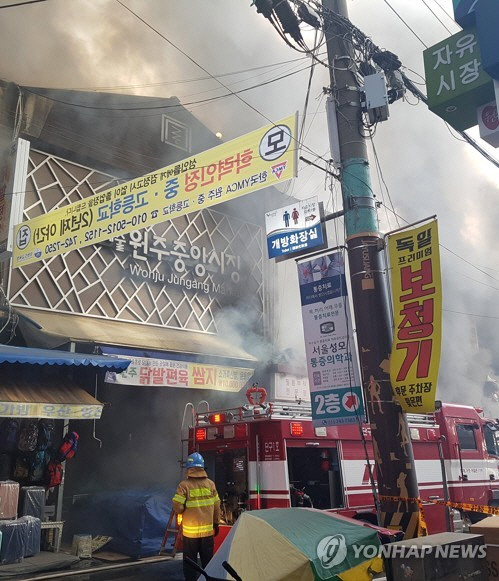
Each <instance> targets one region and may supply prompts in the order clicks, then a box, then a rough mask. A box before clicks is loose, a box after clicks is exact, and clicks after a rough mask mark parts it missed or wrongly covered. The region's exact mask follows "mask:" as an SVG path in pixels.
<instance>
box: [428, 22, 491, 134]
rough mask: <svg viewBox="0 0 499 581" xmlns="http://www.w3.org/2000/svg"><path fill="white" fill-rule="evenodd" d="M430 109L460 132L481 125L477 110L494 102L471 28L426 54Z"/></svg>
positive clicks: (437, 45)
mask: <svg viewBox="0 0 499 581" xmlns="http://www.w3.org/2000/svg"><path fill="white" fill-rule="evenodd" d="M423 57H424V67H425V75H426V92H427V95H428V108H429V109H430V111H433V113H435V114H436V115H438V116H439V117H441V118H442V119H444V121H447V123H449V125H451V126H452V127H454V129H456V130H458V131H464V130H465V129H469V128H470V127H473V126H475V125H477V118H476V110H477V107H479V106H480V105H484V104H485V103H488V102H489V101H492V100H494V98H495V97H494V84H493V82H492V79H491V77H490V76H489V75H488V74H487V73H486V72H485V71H484V70H483V68H482V66H481V53H480V47H479V44H478V38H477V35H476V30H475V29H474V28H470V29H467V30H462V31H461V32H458V33H457V34H454V35H453V36H451V37H449V38H447V39H446V40H444V41H442V42H439V43H438V44H436V45H434V46H432V47H430V48H428V49H426V50H425V51H424V52H423Z"/></svg>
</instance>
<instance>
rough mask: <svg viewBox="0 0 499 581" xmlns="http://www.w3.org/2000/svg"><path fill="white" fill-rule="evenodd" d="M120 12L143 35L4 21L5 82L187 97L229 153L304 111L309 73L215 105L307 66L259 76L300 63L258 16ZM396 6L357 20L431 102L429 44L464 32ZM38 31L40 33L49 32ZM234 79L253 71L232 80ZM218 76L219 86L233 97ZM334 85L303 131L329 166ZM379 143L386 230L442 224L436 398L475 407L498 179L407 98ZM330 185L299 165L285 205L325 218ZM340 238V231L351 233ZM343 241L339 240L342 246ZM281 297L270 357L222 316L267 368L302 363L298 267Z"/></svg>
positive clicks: (101, 21)
mask: <svg viewBox="0 0 499 581" xmlns="http://www.w3.org/2000/svg"><path fill="white" fill-rule="evenodd" d="M124 4H126V6H128V7H129V8H130V10H132V11H134V12H135V13H136V14H137V15H138V16H139V17H140V18H142V19H143V20H144V21H145V23H144V22H143V21H142V20H140V19H139V18H137V17H136V16H134V15H133V14H132V13H131V12H130V11H129V10H127V9H125V8H124V7H123V6H122V5H121V3H120V2H116V1H111V0H79V1H78V2H71V3H68V2H67V1H66V0H51V2H45V3H39V4H34V5H28V6H25V7H20V8H10V9H6V10H2V19H1V21H0V47H1V48H2V49H3V54H4V55H8V58H4V59H3V65H2V66H3V72H2V77H3V78H4V79H5V80H9V81H14V82H17V83H19V84H23V85H39V86H44V87H58V88H83V89H93V88H96V89H97V88H99V87H100V88H102V87H109V88H110V89H111V88H112V90H113V92H120V91H122V92H126V93H128V94H143V95H148V96H156V97H170V96H177V97H178V98H179V99H180V100H181V102H183V103H191V104H190V105H188V108H189V109H190V110H191V111H192V113H193V114H194V115H196V116H197V117H199V118H200V119H201V121H203V122H204V123H205V124H206V125H207V126H208V127H209V128H210V129H211V130H212V131H213V132H214V133H215V132H218V131H220V132H221V133H222V134H223V136H224V140H229V139H232V138H235V137H238V136H240V135H243V134H244V133H246V132H248V131H251V130H253V129H255V128H256V127H260V126H262V125H265V124H266V123H268V120H278V119H280V118H282V117H284V116H286V115H288V114H290V113H292V112H294V111H296V110H298V111H300V112H302V111H303V108H304V103H305V96H306V90H307V85H308V79H309V77H308V74H309V73H308V71H303V72H301V73H300V74H294V75H291V76H288V77H287V78H285V79H282V80H281V81H279V82H275V83H272V84H265V85H262V86H261V87H260V88H258V89H252V90H251V91H246V92H244V93H241V94H240V96H239V97H237V96H231V97H226V98H220V99H219V100H211V101H207V100H208V99H212V98H214V97H218V96H221V95H224V94H226V93H227V92H228V89H227V87H228V88H229V89H230V90H232V91H238V90H240V89H243V88H246V87H249V86H252V85H257V84H259V83H262V84H263V83H266V82H267V81H269V80H271V79H272V78H276V77H278V76H284V75H286V74H290V73H292V72H294V71H295V70H297V69H298V68H300V67H302V68H303V67H305V66H306V65H307V64H310V62H311V61H310V60H309V59H305V60H304V61H302V62H301V63H299V64H296V63H294V64H292V63H288V64H283V65H280V66H279V67H274V68H269V69H268V70H262V69H258V67H261V66H263V65H269V64H271V63H279V62H281V63H284V62H285V61H291V60H292V59H297V58H300V57H301V56H302V55H301V54H300V53H297V52H294V51H292V50H291V49H290V48H289V47H288V46H286V45H285V43H284V42H283V41H282V39H280V38H279V37H278V35H277V34H276V32H275V31H274V29H273V28H272V27H271V26H270V24H269V23H268V21H266V20H265V19H264V18H263V17H262V16H261V15H259V14H257V13H256V10H255V7H254V6H253V7H252V6H250V5H249V3H244V2H234V0H218V1H217V2H216V3H211V2H206V1H205V0H191V1H190V2H189V6H188V9H186V5H185V2H183V1H181V0H170V1H169V2H167V3H165V2H162V1H161V0H150V1H149V2H147V3H143V2H140V1H139V0H124ZM390 5H391V6H392V7H393V10H391V9H390V7H389V5H388V3H383V2H381V1H379V2H373V0H351V1H350V2H349V3H348V9H349V11H350V19H351V20H352V22H353V23H354V24H356V25H357V26H358V27H359V28H360V29H361V30H362V31H363V32H365V33H366V34H367V35H368V36H370V37H371V38H372V39H373V42H374V43H375V44H377V45H378V46H380V47H382V48H385V49H387V50H390V51H392V52H394V53H396V54H397V55H398V56H399V58H400V60H401V61H402V63H403V65H404V72H405V73H406V74H407V75H408V76H409V77H410V78H412V79H414V80H415V81H416V82H418V81H419V82H420V83H421V88H422V89H423V90H424V81H423V79H422V78H421V76H422V75H423V74H424V68H423V57H422V52H423V49H424V45H423V43H424V44H426V45H427V46H431V45H433V44H435V43H437V42H439V41H441V40H442V39H444V38H446V37H448V36H450V33H449V32H448V31H447V30H446V29H445V26H446V27H447V28H449V30H450V31H452V32H453V33H454V32H457V31H458V30H459V28H458V27H457V25H456V24H455V23H453V21H452V19H451V18H450V17H449V16H448V15H449V14H452V2H451V0H439V1H438V3H437V2H436V1H435V2H432V4H431V6H432V8H433V9H434V12H435V14H436V15H437V16H438V18H437V17H436V16H435V15H434V14H432V13H431V12H430V11H429V9H428V8H427V6H426V3H424V5H423V4H421V3H416V2H412V3H408V2H406V1H405V0H392V2H390ZM439 6H442V7H443V9H441V8H440V7H439ZM397 13H398V15H397ZM446 13H447V14H446ZM402 20H404V22H403V21H402ZM40 22H44V28H43V32H42V31H41V30H40V24H39V23H40ZM444 25H445V26H444ZM416 35H418V36H419V37H420V39H418V38H417V37H416ZM306 40H307V42H308V43H309V44H310V45H312V44H313V42H314V33H312V32H307V33H306ZM322 50H323V49H322ZM193 61H195V62H193ZM234 71H248V72H246V73H244V74H243V73H241V74H239V75H230V76H223V75H225V74H226V73H229V72H234ZM210 75H217V76H219V78H220V79H221V81H222V82H223V83H224V85H226V87H223V86H221V85H220V83H218V82H217V81H215V80H214V79H213V78H210ZM194 79H197V80H194ZM187 80H189V82H186V81H187ZM180 81H182V82H180ZM328 84H329V74H328V71H327V70H326V69H325V68H324V67H321V66H318V67H316V69H315V72H314V76H313V78H312V83H311V89H310V95H309V100H308V110H307V113H308V116H307V121H306V124H305V127H304V132H303V136H304V137H303V140H304V142H305V144H306V147H307V149H305V150H304V151H303V154H304V155H305V156H306V157H310V158H311V159H312V160H314V159H315V160H317V159H318V158H319V157H320V156H324V157H325V158H329V141H328V135H327V127H326V117H325V113H324V95H323V90H322V88H323V87H324V86H327V85H328ZM242 99H244V101H246V102H247V104H245V103H244V102H243V101H242ZM201 101H204V102H201ZM474 135H476V132H475V133H474ZM372 142H373V144H374V149H373V148H371V160H370V161H371V170H372V182H373V189H374V190H375V192H376V196H377V200H378V201H379V202H380V203H381V206H380V208H379V219H380V231H382V232H386V231H389V230H390V229H393V228H397V227H399V226H402V225H404V224H405V223H406V222H409V223H410V222H413V221H416V220H420V219H421V218H424V217H427V216H431V215H433V214H436V215H437V217H438V219H439V233H440V242H441V262H442V285H443V308H444V316H443V345H442V359H441V370H440V377H439V390H438V397H439V398H440V399H443V400H447V401H459V400H460V401H463V402H465V403H477V402H478V401H479V400H480V398H482V396H483V383H484V382H485V381H486V378H487V375H488V374H489V373H497V372H499V357H498V355H497V354H498V353H499V339H498V336H497V333H495V326H496V321H497V316H498V311H497V306H496V305H497V292H498V289H499V282H498V280H497V277H498V274H497V268H496V266H495V265H496V264H497V263H498V258H499V256H498V253H499V251H498V250H497V249H496V245H495V243H494V240H495V233H496V229H497V224H498V218H499V216H498V214H499V205H498V204H497V203H496V199H497V198H496V196H497V185H496V184H497V178H498V175H497V171H498V170H497V169H496V168H494V167H492V165H491V164H490V163H488V162H486V161H485V160H484V159H483V158H482V157H481V156H480V155H479V154H478V153H476V152H475V151H474V150H473V149H472V148H471V147H470V146H469V145H467V144H465V143H463V142H462V141H461V140H460V138H459V136H457V135H456V134H454V133H453V132H452V130H451V129H450V128H448V127H447V126H446V125H445V124H444V122H443V121H442V120H441V119H439V118H438V117H437V116H435V115H434V114H432V113H431V112H429V111H428V109H427V107H426V106H425V105H424V104H422V103H419V104H418V103H417V101H416V99H415V98H414V97H412V96H411V95H407V96H406V99H405V100H404V101H398V102H396V103H394V104H393V105H391V107H390V118H389V120H388V121H387V122H385V123H382V124H379V125H378V127H377V129H376V133H375V135H374V137H373V140H372ZM319 163H320V160H319ZM324 177H325V176H324V174H323V173H322V172H320V171H319V170H317V169H315V168H313V167H311V166H309V165H306V164H303V163H302V164H300V166H299V177H298V179H297V180H296V181H295V183H293V184H292V185H291V187H290V189H289V192H288V194H289V195H294V196H297V197H298V198H301V199H304V198H307V197H310V196H312V195H316V194H318V195H319V196H320V199H321V200H323V201H324V202H325V203H326V207H327V209H328V210H329V211H334V210H337V209H338V207H339V206H340V205H341V204H340V201H339V195H338V187H337V185H336V186H335V190H334V191H332V192H331V191H329V190H328V189H327V188H325V185H324ZM252 199H254V201H255V206H254V212H255V214H256V213H258V212H260V211H261V210H260V209H261V205H260V203H259V194H255V195H254V196H253V198H252ZM397 216H400V217H402V218H403V219H400V218H397ZM335 228H336V229H337V231H338V232H341V231H342V225H341V220H339V221H338V224H337V225H336V226H335ZM340 238H341V236H336V235H333V238H332V240H333V244H332V245H335V244H336V243H337V242H338V241H340V242H341V240H340ZM275 284H276V297H277V300H276V302H275V304H274V305H273V307H272V309H271V311H270V312H269V313H268V315H269V318H270V319H272V322H273V323H275V332H274V333H273V334H272V336H271V343H272V345H262V344H261V342H259V341H258V340H257V339H256V335H255V334H254V330H255V327H254V325H255V321H253V320H251V318H249V319H248V317H247V313H246V312H245V310H244V309H234V310H231V311H226V312H225V313H224V314H223V319H222V320H221V321H220V329H221V335H222V336H225V338H227V339H228V340H230V341H233V342H234V343H235V344H238V345H241V346H245V348H246V349H247V350H248V351H251V352H252V353H254V354H255V355H256V356H257V357H259V358H262V360H263V361H267V360H268V359H269V355H268V354H269V353H271V352H273V351H285V350H286V349H292V350H293V352H294V353H295V355H296V354H297V355H296V356H297V357H300V358H302V357H304V348H303V333H302V323H301V313H300V307H299V293H298V280H297V275H296V267H295V264H294V262H285V263H281V264H279V265H277V266H276V268H275ZM357 324H361V322H357Z"/></svg>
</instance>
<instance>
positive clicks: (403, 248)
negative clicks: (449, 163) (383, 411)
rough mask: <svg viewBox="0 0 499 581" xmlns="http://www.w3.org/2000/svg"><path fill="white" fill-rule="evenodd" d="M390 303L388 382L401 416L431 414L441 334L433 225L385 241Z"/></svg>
mask: <svg viewBox="0 0 499 581" xmlns="http://www.w3.org/2000/svg"><path fill="white" fill-rule="evenodd" d="M388 251H389V256H390V268H391V290H392V302H393V323H394V333H393V346H392V353H391V357H390V380H391V383H392V388H393V391H394V394H395V396H396V398H397V400H398V401H399V402H400V405H401V406H402V409H403V410H404V411H405V412H411V413H420V412H421V413H428V412H432V411H434V410H435V395H436V391H437V379H438V369H439V365H440V348H441V336H442V288H441V280H440V254H439V247H438V230H437V221H436V220H434V221H433V222H430V223H427V224H425V225H424V226H421V227H419V228H414V229H411V230H405V231H403V232H397V233H396V234H393V235H391V236H389V238H388Z"/></svg>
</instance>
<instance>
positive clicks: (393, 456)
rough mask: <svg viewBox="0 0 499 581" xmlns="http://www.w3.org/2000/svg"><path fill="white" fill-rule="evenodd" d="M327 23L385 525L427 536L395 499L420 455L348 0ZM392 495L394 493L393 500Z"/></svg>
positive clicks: (337, 2) (413, 506) (334, 5)
mask: <svg viewBox="0 0 499 581" xmlns="http://www.w3.org/2000/svg"><path fill="white" fill-rule="evenodd" d="M322 6H323V8H324V28H325V34H326V42H327V51H328V60H329V66H330V78H331V97H332V99H333V101H334V102H335V103H336V120H337V134H336V130H335V129H334V130H333V128H332V127H329V131H330V136H331V139H337V140H338V142H339V150H340V158H341V159H340V160H335V161H339V162H340V163H341V169H340V174H341V191H342V197H343V207H344V211H345V214H344V219H345V227H346V234H347V241H346V244H347V249H348V261H349V265H350V277H351V284H352V300H353V305H354V312H355V319H356V325H357V339H358V345H359V359H360V365H361V372H362V384H363V388H364V394H365V400H366V406H367V411H368V414H369V419H370V422H371V432H372V440H373V449H374V458H375V467H376V471H375V473H376V477H377V481H378V492H379V496H380V508H381V511H380V513H381V520H382V522H381V523H380V524H381V525H382V526H384V527H390V528H397V529H399V530H404V531H405V538H413V537H417V536H419V534H420V528H419V524H420V511H419V506H418V504H417V503H416V502H413V501H407V500H400V501H397V500H393V497H398V498H403V499H415V498H418V497H419V493H418V484H417V479H416V472H415V467H414V456H413V451H412V444H411V438H410V435H409V430H408V427H407V422H406V418H405V416H404V414H403V412H402V410H401V408H400V406H399V405H398V404H397V403H396V400H395V399H394V397H393V392H392V386H391V383H390V376H389V361H388V360H389V355H390V352H391V345H392V332H391V325H390V312H389V307H388V300H387V276H386V271H385V268H384V264H383V262H384V261H383V256H382V252H381V250H382V243H383V238H382V236H381V234H380V233H379V232H378V222H377V211H376V204H375V200H374V195H373V191H372V189H371V185H370V183H371V182H370V176H369V162H368V159H367V148H366V143H365V139H364V137H363V134H364V127H363V125H362V116H361V101H360V93H359V86H358V80H357V77H356V75H355V69H356V64H355V61H354V58H353V48H352V44H351V42H350V36H349V35H348V34H347V33H345V30H343V29H342V28H341V27H340V26H338V24H335V19H334V15H335V14H336V15H339V16H342V17H344V18H348V14H347V7H346V0H322ZM388 497H392V499H388Z"/></svg>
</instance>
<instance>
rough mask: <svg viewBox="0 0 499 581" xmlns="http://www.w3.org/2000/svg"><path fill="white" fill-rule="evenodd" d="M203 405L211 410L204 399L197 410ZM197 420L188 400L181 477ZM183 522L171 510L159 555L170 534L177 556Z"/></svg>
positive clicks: (184, 425) (184, 420) (181, 448)
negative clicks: (190, 436) (191, 430)
mask: <svg viewBox="0 0 499 581" xmlns="http://www.w3.org/2000/svg"><path fill="white" fill-rule="evenodd" d="M201 405H205V406H206V412H208V411H209V410H210V405H209V403H208V402H207V401H206V400H202V401H200V402H199V403H198V406H197V412H198V413H199V408H200V406H201ZM189 413H190V423H187V422H188V421H189ZM195 421H196V412H195V411H194V404H193V403H191V402H188V403H186V404H185V408H184V415H183V416H182V424H181V427H180V460H179V465H180V478H182V476H183V470H184V466H185V461H186V459H187V456H188V453H189V429H191V428H194V425H195ZM181 532H182V523H181V522H180V523H179V522H178V519H177V515H176V514H175V511H174V510H173V509H172V511H171V512H170V517H169V519H168V524H167V525H166V531H165V535H164V537H163V541H162V542H161V547H160V548H159V555H162V554H164V552H165V547H166V545H167V543H168V537H169V536H170V534H171V535H172V536H173V546H172V550H171V552H170V556H171V557H172V558H173V557H175V555H176V553H177V550H178V547H179V545H180V539H181V538H182V535H181Z"/></svg>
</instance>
